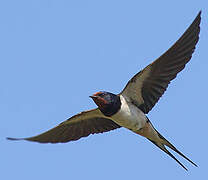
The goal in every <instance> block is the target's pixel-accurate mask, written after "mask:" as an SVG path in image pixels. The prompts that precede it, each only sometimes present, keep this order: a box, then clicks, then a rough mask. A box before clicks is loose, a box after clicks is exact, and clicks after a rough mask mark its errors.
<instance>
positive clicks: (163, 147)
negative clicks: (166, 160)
mask: <svg viewBox="0 0 208 180" xmlns="http://www.w3.org/2000/svg"><path fill="white" fill-rule="evenodd" d="M148 140H150V139H148ZM150 141H151V142H152V143H153V144H155V145H156V146H157V147H159V148H160V149H161V150H162V151H164V152H165V153H167V154H168V155H169V156H170V157H171V158H173V159H174V160H175V161H176V162H177V163H178V164H180V166H181V167H182V168H184V169H185V170H186V171H188V169H187V168H186V167H185V166H184V165H183V164H182V163H181V162H180V161H179V160H178V159H176V157H175V156H173V155H172V154H171V153H170V152H169V151H168V150H167V149H166V148H165V146H164V145H163V144H162V143H160V144H159V143H156V142H154V141H152V140H150Z"/></svg>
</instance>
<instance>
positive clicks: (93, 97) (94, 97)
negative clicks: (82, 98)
mask: <svg viewBox="0 0 208 180" xmlns="http://www.w3.org/2000/svg"><path fill="white" fill-rule="evenodd" d="M89 97H90V98H92V99H96V98H97V96H89Z"/></svg>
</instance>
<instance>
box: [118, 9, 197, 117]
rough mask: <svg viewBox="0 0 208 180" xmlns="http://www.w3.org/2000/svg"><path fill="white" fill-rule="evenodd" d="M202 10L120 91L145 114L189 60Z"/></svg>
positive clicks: (195, 41)
mask: <svg viewBox="0 0 208 180" xmlns="http://www.w3.org/2000/svg"><path fill="white" fill-rule="evenodd" d="M200 21H201V11H200V12H199V14H198V15H197V17H196V18H195V20H194V21H193V23H192V24H191V25H190V26H189V28H188V29H187V30H186V31H185V33H184V34H183V35H182V36H181V38H180V39H179V40H178V41H177V42H176V43H175V44H174V45H173V46H172V47H171V48H170V49H168V50H167V51H166V52H165V53H164V54H163V55H162V56H160V57H159V58H158V59H156V60H155V61H154V62H153V63H151V64H149V65H148V66H147V67H146V68H144V69H143V70H142V71H140V72H139V73H137V74H136V75H135V76H134V77H133V78H132V79H131V80H130V81H129V82H128V83H127V85H126V87H125V88H124V89H123V91H122V92H121V93H120V94H121V95H123V96H126V97H128V99H129V100H130V101H131V102H132V103H134V104H135V105H136V106H137V107H139V108H140V109H141V110H142V111H143V112H144V113H148V112H149V111H150V110H151V109H152V108H153V106H154V105H155V104H156V103H157V101H158V100H159V98H160V97H161V96H162V95H163V93H164V92H165V90H166V88H167V87H168V84H169V83H170V81H171V80H172V79H174V78H175V77H176V75H177V73H179V72H180V71H181V70H182V69H183V68H184V67H185V65H186V63H187V62H188V61H189V60H190V59H191V57H192V53H193V52H194V49H195V46H196V44H197V42H198V40H199V32H200Z"/></svg>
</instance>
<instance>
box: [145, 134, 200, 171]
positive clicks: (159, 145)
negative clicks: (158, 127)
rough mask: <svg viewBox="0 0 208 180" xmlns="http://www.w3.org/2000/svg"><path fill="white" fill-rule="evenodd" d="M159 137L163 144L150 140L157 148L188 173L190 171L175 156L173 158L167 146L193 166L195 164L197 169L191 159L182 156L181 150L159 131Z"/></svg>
mask: <svg viewBox="0 0 208 180" xmlns="http://www.w3.org/2000/svg"><path fill="white" fill-rule="evenodd" d="M157 133H158V136H159V137H160V138H161V140H162V142H159V143H158V142H155V141H152V140H151V139H148V140H150V141H151V142H152V143H153V144H155V145H156V146H157V147H159V148H160V149H161V150H162V151H164V152H165V153H167V154H168V155H169V156H170V157H172V158H173V159H174V160H175V161H176V162H177V163H178V164H180V165H181V166H182V167H183V168H184V169H185V170H186V171H188V169H187V168H186V167H185V166H184V165H183V164H182V163H181V162H180V161H179V160H178V159H176V157H175V156H173V155H172V154H171V153H170V152H169V151H168V150H167V149H166V147H165V146H168V147H169V148H170V149H172V150H173V151H175V152H176V153H178V154H179V155H181V156H182V157H183V158H185V159H186V160H187V161H189V162H190V163H191V164H193V165H194V166H196V167H197V165H196V164H195V163H194V162H193V161H191V160H190V159H189V158H187V157H186V156H185V155H184V154H182V153H181V152H180V151H179V150H177V149H176V147H175V146H173V145H172V144H171V143H170V142H169V141H168V140H166V139H165V138H164V137H163V136H162V135H161V134H160V133H159V132H158V131H157Z"/></svg>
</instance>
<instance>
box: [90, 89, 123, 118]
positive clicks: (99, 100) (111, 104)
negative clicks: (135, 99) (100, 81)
mask: <svg viewBox="0 0 208 180" xmlns="http://www.w3.org/2000/svg"><path fill="white" fill-rule="evenodd" d="M90 97H91V98H92V99H93V101H94V102H95V104H97V106H98V108H99V109H100V111H101V112H102V113H103V114H104V115H105V116H112V115H113V114H115V113H116V112H118V110H119V109H120V107H121V100H120V97H119V96H118V95H115V94H113V93H109V92H105V91H100V92H97V93H95V94H93V95H92V96H90Z"/></svg>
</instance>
